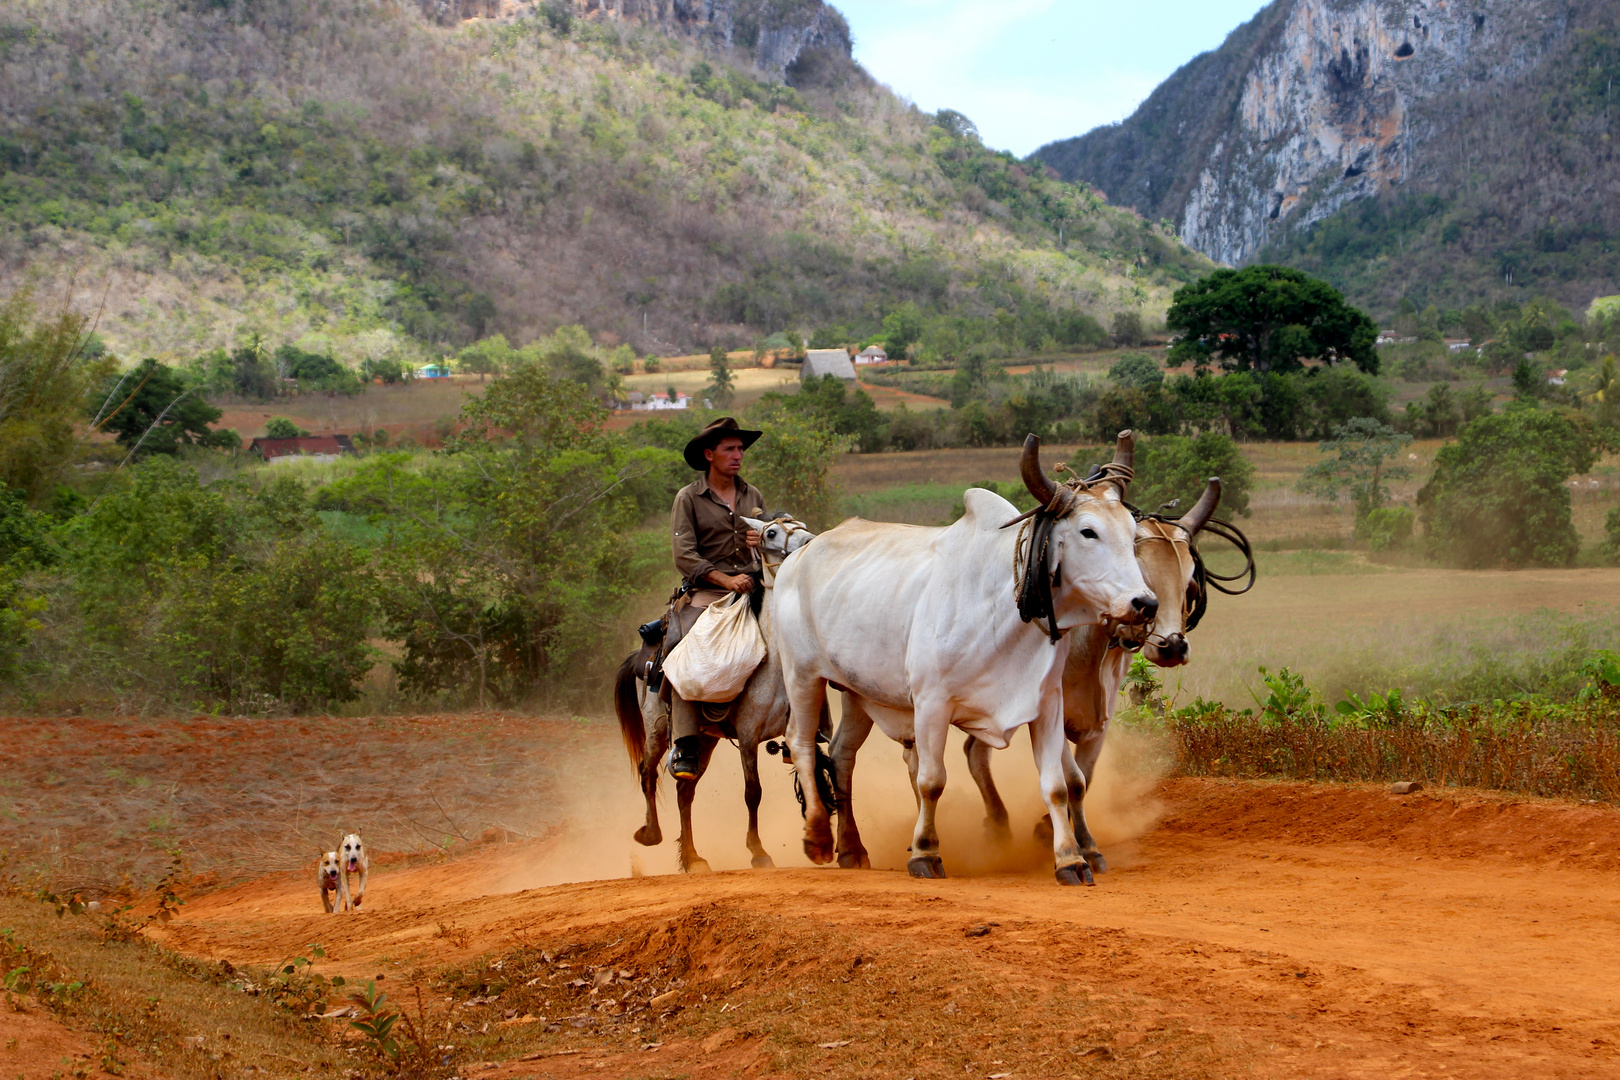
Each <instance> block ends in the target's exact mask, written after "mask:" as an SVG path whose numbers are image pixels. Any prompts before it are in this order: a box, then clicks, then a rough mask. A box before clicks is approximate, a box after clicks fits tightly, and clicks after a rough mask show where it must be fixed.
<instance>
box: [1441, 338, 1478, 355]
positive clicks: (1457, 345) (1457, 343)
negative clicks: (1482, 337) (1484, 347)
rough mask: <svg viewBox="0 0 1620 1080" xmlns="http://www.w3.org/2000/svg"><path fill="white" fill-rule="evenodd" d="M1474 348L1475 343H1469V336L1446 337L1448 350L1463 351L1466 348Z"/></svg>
mask: <svg viewBox="0 0 1620 1080" xmlns="http://www.w3.org/2000/svg"><path fill="white" fill-rule="evenodd" d="M1472 348H1473V345H1471V344H1469V341H1468V339H1467V338H1453V337H1448V338H1446V352H1462V351H1463V350H1464V349H1472Z"/></svg>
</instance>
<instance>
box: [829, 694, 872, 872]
mask: <svg viewBox="0 0 1620 1080" xmlns="http://www.w3.org/2000/svg"><path fill="white" fill-rule="evenodd" d="M871 733H872V718H871V717H870V716H868V715H867V714H866V710H865V709H863V708H861V706H860V703H859V702H858V701H857V700H856V699H855V697H854V695H852V694H845V695H844V718H843V720H841V721H839V724H838V731H837V733H836V734H835V735H833V737H832V742H831V743H830V744H829V745H828V747H827V755H828V756H829V757H831V758H832V763H833V786H834V788H835V789H836V790H837V793H838V865H839V866H841V867H843V868H844V869H845V870H870V869H871V868H872V857H871V856H870V855H868V854H867V852H866V845H865V844H863V843H861V831H860V829H859V828H857V827H856V825H855V753H856V751H858V750H859V749H860V748H861V746H862V745H864V744H865V742H866V737H867V736H868V735H870V734H871Z"/></svg>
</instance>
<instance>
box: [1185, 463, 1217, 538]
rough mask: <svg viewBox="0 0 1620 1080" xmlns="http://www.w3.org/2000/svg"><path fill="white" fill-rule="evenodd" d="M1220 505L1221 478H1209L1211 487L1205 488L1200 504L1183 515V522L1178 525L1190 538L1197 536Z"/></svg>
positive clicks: (1199, 500)
mask: <svg viewBox="0 0 1620 1080" xmlns="http://www.w3.org/2000/svg"><path fill="white" fill-rule="evenodd" d="M1220 504H1221V478H1220V477H1218V476H1212V477H1210V478H1209V485H1208V486H1207V487H1205V488H1204V493H1203V494H1202V495H1200V496H1199V497H1198V503H1197V504H1196V505H1195V506H1194V507H1193V508H1192V509H1191V510H1189V511H1187V512H1186V513H1185V514H1182V515H1181V520H1179V521H1177V522H1176V524H1177V525H1178V526H1180V527H1181V530H1182V531H1183V532H1185V533H1186V534H1187V535H1188V536H1195V535H1197V533H1198V530H1199V529H1202V528H1203V527H1204V523H1205V522H1206V521H1208V520H1209V519H1210V515H1212V514H1213V513H1215V508H1216V507H1217V506H1219V505H1220Z"/></svg>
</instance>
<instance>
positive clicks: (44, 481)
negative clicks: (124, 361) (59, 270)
mask: <svg viewBox="0 0 1620 1080" xmlns="http://www.w3.org/2000/svg"><path fill="white" fill-rule="evenodd" d="M88 324H89V320H88V319H86V318H85V317H84V316H82V315H78V314H75V313H74V312H73V311H71V310H68V309H65V308H64V309H63V310H61V311H59V312H57V313H56V314H55V315H53V316H51V317H48V318H38V317H37V316H36V312H35V309H34V306H33V304H32V302H31V301H30V299H29V297H28V294H27V293H14V294H12V295H11V296H10V297H8V298H6V299H4V300H3V301H0V485H4V486H9V487H12V488H15V489H18V490H20V491H22V492H23V495H24V497H25V498H27V499H28V500H29V501H31V502H38V501H39V500H41V499H43V498H44V497H45V496H46V494H47V493H48V492H50V490H51V489H52V488H53V487H55V485H56V483H57V480H58V478H59V477H60V476H61V474H62V470H63V469H64V468H66V467H67V464H68V459H69V457H70V456H71V454H72V451H73V447H74V444H75V441H76V439H77V436H76V434H75V432H74V422H75V421H76V420H77V419H78V418H79V416H80V415H81V414H82V412H83V411H84V409H85V407H86V401H87V397H86V394H87V392H88V391H89V390H90V389H91V388H92V387H96V386H98V385H100V384H101V383H102V382H103V380H105V379H106V378H108V376H109V375H110V374H111V373H112V371H113V370H114V369H115V368H116V366H117V365H116V362H115V361H114V360H113V359H112V358H111V357H110V356H101V357H98V358H95V359H91V358H89V357H87V356H86V355H85V354H84V351H83V349H82V347H81V346H82V345H83V343H84V341H85V330H86V328H87V326H88ZM101 402H102V398H97V399H96V401H95V405H96V406H97V407H99V406H100V405H101ZM93 419H99V417H93Z"/></svg>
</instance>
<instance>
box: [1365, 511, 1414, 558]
mask: <svg viewBox="0 0 1620 1080" xmlns="http://www.w3.org/2000/svg"><path fill="white" fill-rule="evenodd" d="M1416 520H1417V515H1416V514H1414V513H1413V512H1412V509H1411V507H1407V506H1382V507H1379V508H1378V509H1377V510H1373V511H1371V512H1370V513H1368V514H1367V516H1366V517H1365V518H1364V519H1362V521H1361V525H1360V533H1361V535H1362V536H1364V537H1365V538H1366V540H1367V546H1368V547H1370V548H1372V550H1374V551H1399V550H1401V549H1402V548H1404V547H1406V545H1407V544H1409V543H1411V540H1412V526H1413V524H1414V523H1415V522H1416Z"/></svg>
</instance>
